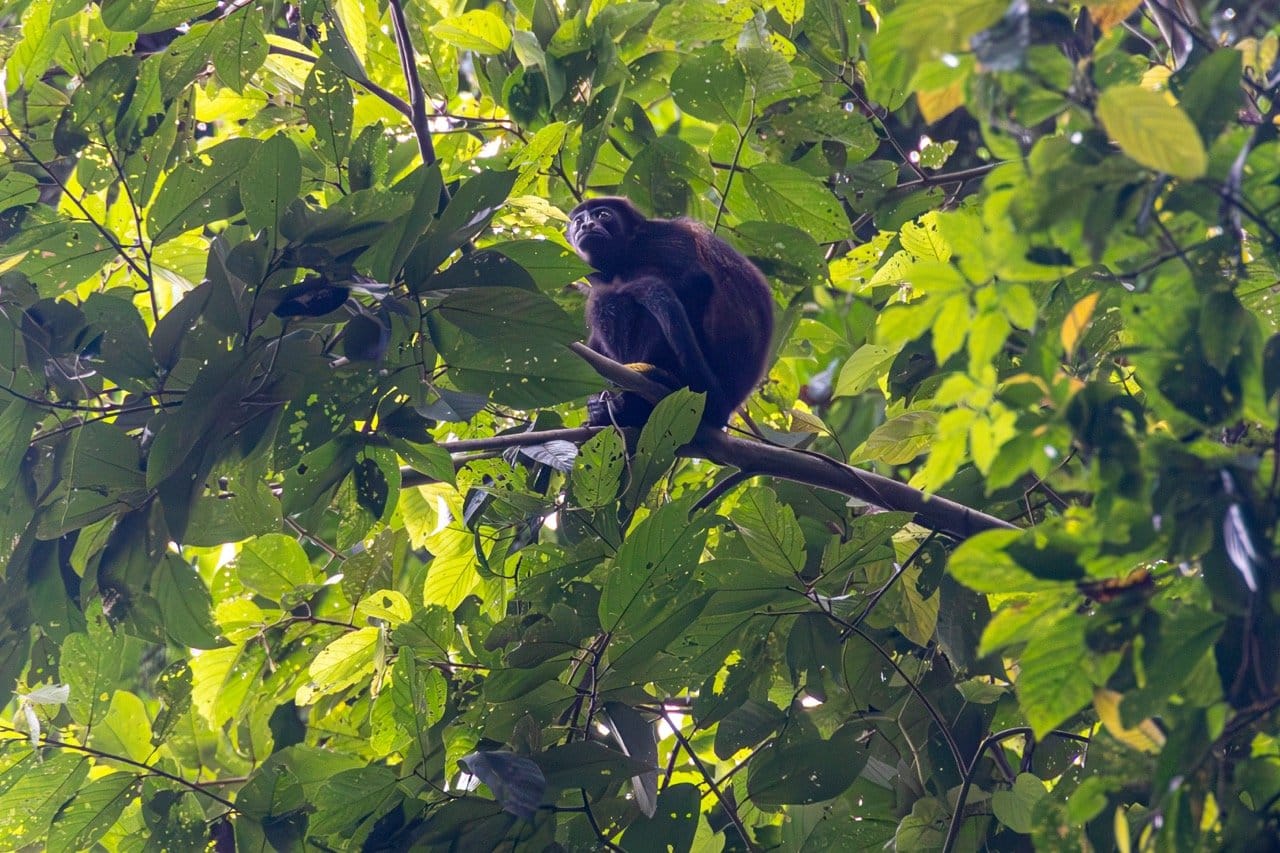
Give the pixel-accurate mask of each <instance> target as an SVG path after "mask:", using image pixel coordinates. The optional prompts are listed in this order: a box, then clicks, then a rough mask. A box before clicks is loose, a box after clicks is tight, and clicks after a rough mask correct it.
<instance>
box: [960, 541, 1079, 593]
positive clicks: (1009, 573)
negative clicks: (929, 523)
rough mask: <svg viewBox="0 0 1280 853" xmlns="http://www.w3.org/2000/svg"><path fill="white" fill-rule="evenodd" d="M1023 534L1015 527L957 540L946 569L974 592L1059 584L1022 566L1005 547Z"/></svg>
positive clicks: (1032, 589)
mask: <svg viewBox="0 0 1280 853" xmlns="http://www.w3.org/2000/svg"><path fill="white" fill-rule="evenodd" d="M1021 536H1022V534H1021V533H1020V532H1019V531H1016V530H989V531H986V532H984V533H979V534H978V535H976V536H971V537H969V538H968V539H966V540H965V541H964V542H962V543H961V544H960V546H959V547H958V548H956V550H955V551H954V552H953V553H952V554H951V558H950V559H949V560H948V561H947V570H948V571H949V572H950V573H951V576H952V577H954V578H955V579H956V580H958V581H960V583H962V584H964V585H965V586H967V587H969V588H970V589H972V590H976V591H977V592H988V593H1012V592H1037V591H1042V590H1049V589H1055V588H1061V583H1060V582H1058V581H1052V580H1042V579H1040V578H1037V577H1036V576H1035V575H1033V574H1031V572H1029V571H1027V570H1026V569H1024V568H1022V567H1021V566H1020V565H1018V563H1017V562H1016V561H1015V560H1014V559H1013V557H1011V556H1010V555H1009V553H1008V551H1007V549H1008V548H1009V547H1010V546H1012V545H1014V544H1015V543H1017V542H1018V541H1019V539H1020V538H1021Z"/></svg>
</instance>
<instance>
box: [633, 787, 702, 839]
mask: <svg viewBox="0 0 1280 853" xmlns="http://www.w3.org/2000/svg"><path fill="white" fill-rule="evenodd" d="M699 793H700V792H699V790H698V786H697V785H693V784H690V783H688V782H682V783H679V784H676V785H669V786H667V787H666V788H664V789H663V790H662V793H660V794H659V795H658V804H657V808H656V809H654V813H653V815H652V816H651V817H650V819H649V820H640V821H636V822H635V823H633V824H631V826H630V828H628V829H627V831H626V833H625V834H624V835H623V837H622V842H621V845H622V848H623V849H624V850H629V851H634V853H666V852H667V851H669V850H692V849H693V842H694V838H695V837H696V836H697V833H698V816H699V811H700V809H699V805H698V804H699V801H700V797H699Z"/></svg>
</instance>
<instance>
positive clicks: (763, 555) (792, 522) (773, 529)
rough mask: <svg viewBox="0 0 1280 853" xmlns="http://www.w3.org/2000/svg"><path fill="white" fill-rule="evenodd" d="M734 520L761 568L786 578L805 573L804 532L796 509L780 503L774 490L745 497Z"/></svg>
mask: <svg viewBox="0 0 1280 853" xmlns="http://www.w3.org/2000/svg"><path fill="white" fill-rule="evenodd" d="M730 518H731V519H732V520H733V523H734V525H735V526H736V527H737V528H738V532H739V533H740V534H741V535H742V538H743V541H745V542H746V543H747V550H749V551H750V552H751V556H753V557H755V558H756V559H757V560H758V561H759V562H760V564H761V565H763V566H766V567H767V568H770V569H773V570H774V571H777V572H779V573H781V574H784V575H786V574H799V573H800V572H801V571H803V570H804V561H805V549H804V531H802V530H801V529H800V524H799V522H797V521H796V515H795V512H794V510H792V509H791V507H789V506H787V505H786V504H782V503H779V502H778V497H777V495H775V494H774V493H773V490H772V489H768V488H765V487H757V488H754V489H751V490H750V491H748V492H747V493H746V494H744V495H742V497H740V498H739V499H738V503H737V505H736V506H735V507H734V508H733V512H732V513H731V514H730Z"/></svg>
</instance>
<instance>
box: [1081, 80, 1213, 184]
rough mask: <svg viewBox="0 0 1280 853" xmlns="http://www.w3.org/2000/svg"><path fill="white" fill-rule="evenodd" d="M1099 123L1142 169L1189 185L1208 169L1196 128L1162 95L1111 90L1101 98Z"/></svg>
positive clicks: (1135, 89) (1127, 88)
mask: <svg viewBox="0 0 1280 853" xmlns="http://www.w3.org/2000/svg"><path fill="white" fill-rule="evenodd" d="M1098 119H1099V120H1100V121H1101V122H1102V125H1103V127H1105V128H1106V130H1107V133H1108V134H1109V135H1110V136H1111V138H1112V139H1114V140H1115V141H1116V144H1117V145H1119V146H1120V150H1121V151H1123V152H1124V153H1125V154H1128V155H1129V156H1130V157H1132V158H1133V159H1134V160H1136V161H1137V162H1138V163H1140V164H1142V165H1143V166H1146V167H1148V168H1150V169H1155V170H1156V171H1159V172H1167V173H1169V174H1170V175H1173V176H1174V177H1175V178H1182V179H1183V180H1187V181H1190V180H1195V179H1196V178H1199V177H1201V176H1202V175H1204V173H1205V170H1206V169H1207V168H1208V165H1209V161H1208V156H1207V155H1206V154H1205V150H1204V143H1202V142H1201V141H1200V134H1199V133H1198V132H1197V131H1196V127H1195V125H1194V124H1192V123H1191V119H1189V118H1187V114H1186V113H1184V112H1183V111H1182V110H1181V109H1180V108H1179V107H1177V106H1176V105H1174V104H1171V103H1169V101H1168V100H1167V99H1166V98H1165V96H1164V95H1162V94H1160V93H1159V92H1152V91H1150V90H1149V89H1144V88H1142V87H1141V86H1112V87H1111V88H1109V89H1106V90H1104V91H1103V93H1102V94H1101V95H1100V96H1099V97H1098Z"/></svg>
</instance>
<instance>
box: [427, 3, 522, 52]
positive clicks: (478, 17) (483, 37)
mask: <svg viewBox="0 0 1280 853" xmlns="http://www.w3.org/2000/svg"><path fill="white" fill-rule="evenodd" d="M431 33H432V34H433V35H435V36H437V37H438V38H440V39H443V40H444V41H447V42H448V43H449V44H452V45H453V46H454V47H458V48H461V49H462V50H472V51H475V52H476V53H480V54H489V55H496V54H499V53H503V52H505V51H506V49H507V48H508V47H510V46H511V28H510V27H508V26H507V24H506V22H504V21H503V20H502V19H501V18H499V17H498V16H497V15H495V14H493V13H492V12H488V11H485V10H483V9H473V10H472V11H470V12H463V13H462V14H461V15H455V16H454V17H451V18H445V19H444V20H442V21H440V22H439V23H437V24H433V25H432V26H431Z"/></svg>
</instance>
